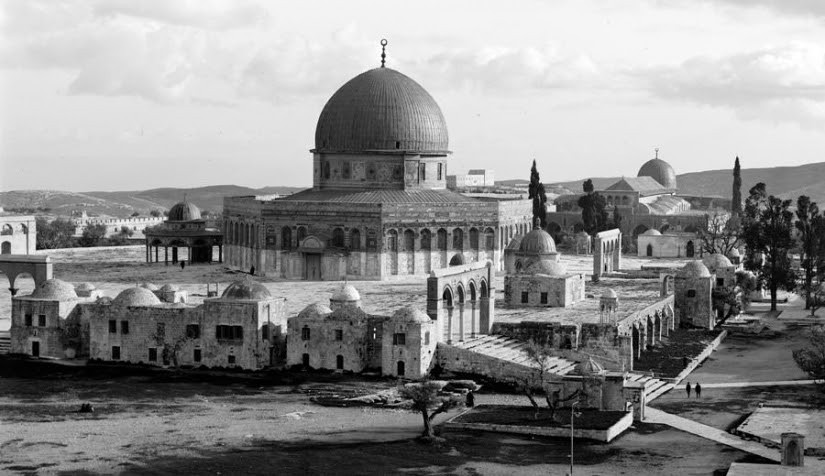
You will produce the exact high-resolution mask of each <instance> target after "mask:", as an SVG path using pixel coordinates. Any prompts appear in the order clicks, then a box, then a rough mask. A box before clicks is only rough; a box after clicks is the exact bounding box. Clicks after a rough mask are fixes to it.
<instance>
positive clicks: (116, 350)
mask: <svg viewBox="0 0 825 476" xmlns="http://www.w3.org/2000/svg"><path fill="white" fill-rule="evenodd" d="M112 360H120V346H117V345H113V346H112Z"/></svg>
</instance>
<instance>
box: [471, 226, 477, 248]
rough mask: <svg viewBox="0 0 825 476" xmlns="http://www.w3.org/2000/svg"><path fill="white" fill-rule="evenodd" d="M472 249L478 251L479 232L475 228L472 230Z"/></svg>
mask: <svg viewBox="0 0 825 476" xmlns="http://www.w3.org/2000/svg"><path fill="white" fill-rule="evenodd" d="M470 249H471V250H477V249H478V230H477V229H475V228H470Z"/></svg>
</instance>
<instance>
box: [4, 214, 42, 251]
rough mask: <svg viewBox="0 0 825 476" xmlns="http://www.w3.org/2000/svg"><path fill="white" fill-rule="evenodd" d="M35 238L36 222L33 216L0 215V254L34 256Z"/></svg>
mask: <svg viewBox="0 0 825 476" xmlns="http://www.w3.org/2000/svg"><path fill="white" fill-rule="evenodd" d="M36 237H37V221H36V220H35V218H34V217H33V216H14V215H3V214H0V254H4V255H7V254H16V255H31V254H34V251H35V247H36V244H37V239H36Z"/></svg>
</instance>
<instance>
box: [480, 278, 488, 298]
mask: <svg viewBox="0 0 825 476" xmlns="http://www.w3.org/2000/svg"><path fill="white" fill-rule="evenodd" d="M479 287H480V288H481V299H484V298H486V297H489V296H488V293H489V291H488V288H487V281H486V280H484V279H482V280H481V285H480V286H479Z"/></svg>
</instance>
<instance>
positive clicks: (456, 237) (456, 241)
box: [453, 228, 464, 250]
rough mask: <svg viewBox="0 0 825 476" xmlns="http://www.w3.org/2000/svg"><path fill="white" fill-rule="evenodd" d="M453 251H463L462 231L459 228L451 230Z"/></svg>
mask: <svg viewBox="0 0 825 476" xmlns="http://www.w3.org/2000/svg"><path fill="white" fill-rule="evenodd" d="M453 249H454V250H461V249H464V230H462V229H461V228H456V229H455V230H453Z"/></svg>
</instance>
